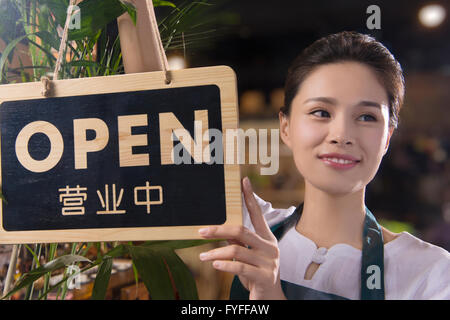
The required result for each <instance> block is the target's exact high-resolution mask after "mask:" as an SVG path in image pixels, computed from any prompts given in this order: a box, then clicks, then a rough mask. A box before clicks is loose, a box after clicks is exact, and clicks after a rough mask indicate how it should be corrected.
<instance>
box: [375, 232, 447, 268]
mask: <svg viewBox="0 0 450 320" xmlns="http://www.w3.org/2000/svg"><path fill="white" fill-rule="evenodd" d="M385 231H386V232H385ZM383 236H387V237H386V241H385V250H386V252H387V253H390V254H392V255H394V254H395V255H396V256H397V257H401V258H403V259H418V258H421V259H425V260H427V261H428V262H429V261H430V260H432V261H444V262H447V263H450V253H449V252H448V251H447V250H445V249H444V248H441V247H438V246H436V245H434V244H432V243H429V242H427V241H424V240H422V239H420V238H418V237H416V236H414V235H412V234H410V233H409V232H407V231H403V232H401V233H393V232H390V231H389V230H387V229H384V228H383Z"/></svg>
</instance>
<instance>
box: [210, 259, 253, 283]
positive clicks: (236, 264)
mask: <svg viewBox="0 0 450 320" xmlns="http://www.w3.org/2000/svg"><path fill="white" fill-rule="evenodd" d="M212 265H213V267H214V268H215V269H217V270H220V271H225V272H230V273H233V274H236V275H239V276H243V277H245V278H247V279H248V280H250V281H258V280H260V279H261V269H259V268H258V267H255V266H252V265H249V264H246V263H243V262H240V261H227V260H216V261H214V262H213V264H212Z"/></svg>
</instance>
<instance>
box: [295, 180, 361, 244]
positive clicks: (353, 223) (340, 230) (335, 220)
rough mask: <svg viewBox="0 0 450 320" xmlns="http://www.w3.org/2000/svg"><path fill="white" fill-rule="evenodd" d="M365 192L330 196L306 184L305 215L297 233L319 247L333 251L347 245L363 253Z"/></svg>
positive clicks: (303, 214) (303, 213)
mask: <svg viewBox="0 0 450 320" xmlns="http://www.w3.org/2000/svg"><path fill="white" fill-rule="evenodd" d="M306 183H307V182H306ZM364 193H365V189H362V190H360V191H357V192H355V193H351V194H345V195H331V194H329V193H326V192H323V191H322V190H320V189H317V188H315V187H314V186H312V185H310V184H307V185H306V186H305V199H304V206H303V212H302V216H301V219H300V221H299V222H298V224H297V226H296V230H297V231H298V232H300V233H301V234H302V235H304V236H305V237H307V238H309V239H311V240H312V241H314V243H315V244H316V245H317V246H318V247H325V248H330V247H331V246H333V245H335V244H337V243H346V244H349V245H351V246H353V247H355V248H357V249H360V250H361V248H362V231H363V224H364V218H365V204H364Z"/></svg>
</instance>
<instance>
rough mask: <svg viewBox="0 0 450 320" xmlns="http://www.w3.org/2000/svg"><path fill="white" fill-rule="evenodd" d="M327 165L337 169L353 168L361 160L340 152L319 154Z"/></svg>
mask: <svg viewBox="0 0 450 320" xmlns="http://www.w3.org/2000/svg"><path fill="white" fill-rule="evenodd" d="M319 159H320V160H322V161H323V162H324V163H325V164H326V165H327V166H330V167H332V168H335V169H351V168H353V167H355V166H356V165H357V164H358V163H359V162H360V160H358V159H356V158H355V157H352V156H350V155H340V154H325V155H321V156H319Z"/></svg>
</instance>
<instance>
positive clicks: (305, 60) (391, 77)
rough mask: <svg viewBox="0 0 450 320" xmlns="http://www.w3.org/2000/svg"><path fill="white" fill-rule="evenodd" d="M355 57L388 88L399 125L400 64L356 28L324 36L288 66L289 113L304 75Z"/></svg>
mask: <svg viewBox="0 0 450 320" xmlns="http://www.w3.org/2000/svg"><path fill="white" fill-rule="evenodd" d="M343 61H355V62H360V63H363V64H365V65H367V66H369V67H371V68H372V69H373V70H374V71H375V72H376V74H377V76H378V78H379V80H380V81H381V83H382V84H383V86H384V88H385V89H386V92H387V95H388V99H389V125H390V126H394V128H397V124H398V114H399V112H400V108H401V107H402V104H403V97H404V92H405V82H404V79H403V72H402V68H401V66H400V64H399V63H398V61H397V60H396V59H395V58H394V56H393V55H392V54H391V52H389V50H388V49H387V48H386V47H385V46H384V45H382V44H381V43H380V42H378V41H376V40H375V39H374V38H372V37H370V36H368V35H364V34H360V33H357V32H350V31H344V32H340V33H336V34H332V35H329V36H326V37H323V38H321V39H319V40H317V41H315V42H314V43H313V44H311V45H310V46H309V47H307V48H306V49H304V50H303V52H302V53H301V54H300V55H299V56H298V57H297V58H296V59H295V60H294V61H293V63H292V64H291V66H290V67H289V70H288V73H287V77H286V84H285V97H284V107H282V108H281V111H282V112H283V113H284V114H285V115H289V113H290V109H291V104H292V100H293V99H294V97H295V96H296V95H297V92H298V90H299V87H300V85H301V84H302V82H303V81H304V80H305V78H306V77H307V76H308V75H309V74H310V73H311V72H312V71H313V70H314V69H315V68H317V67H319V66H321V65H324V64H329V63H336V62H343Z"/></svg>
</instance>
